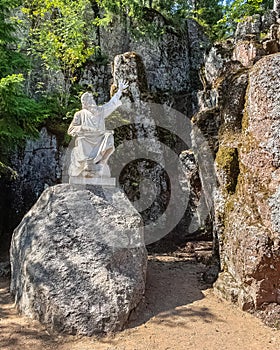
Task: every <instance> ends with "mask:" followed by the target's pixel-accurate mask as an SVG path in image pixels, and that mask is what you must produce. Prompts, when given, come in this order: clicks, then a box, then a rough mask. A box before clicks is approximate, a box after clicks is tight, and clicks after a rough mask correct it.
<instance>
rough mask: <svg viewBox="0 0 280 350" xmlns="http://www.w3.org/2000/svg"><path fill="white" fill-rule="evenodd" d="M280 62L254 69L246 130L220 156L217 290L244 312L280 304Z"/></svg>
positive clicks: (270, 59)
mask: <svg viewBox="0 0 280 350" xmlns="http://www.w3.org/2000/svg"><path fill="white" fill-rule="evenodd" d="M279 63H280V54H275V55H272V56H267V57H265V58H263V59H261V60H260V61H259V62H258V63H257V64H256V65H255V66H254V67H253V68H252V69H251V71H250V73H249V86H248V90H247V95H246V100H247V102H246V106H245V110H244V114H243V121H242V130H241V131H240V133H239V134H236V135H231V137H227V140H223V144H222V145H221V146H220V148H219V151H218V155H217V158H216V164H217V173H218V175H219V179H220V185H221V186H220V189H219V191H220V192H221V195H222V196H223V197H224V200H225V204H224V207H223V209H224V212H223V213H221V211H219V210H217V212H216V215H217V216H216V219H217V223H219V224H222V225H223V229H222V230H220V233H219V234H218V239H219V246H220V259H221V269H222V273H221V274H220V276H219V279H218V281H217V282H216V284H215V289H216V291H217V292H218V293H219V294H220V295H222V296H225V297H226V298H228V299H230V300H233V301H236V302H237V303H238V304H239V305H240V306H241V307H242V308H243V309H259V308H260V307H263V306H264V304H265V305H266V304H269V303H275V304H277V303H279V302H280V299H279V292H280V231H279V227H278V226H279V222H278V221H279V220H278V218H279V215H280V207H279V185H280V178H279V165H280V164H279V149H280V143H279V136H278V134H279V126H280V124H279V122H280V113H279V112H280V111H279V102H280V93H279V91H280V90H279V87H280V86H279V74H280V68H279ZM231 167H232V169H234V170H235V172H238V174H237V177H235V179H234V186H233V184H230V181H233V178H234V171H232V172H230V168H231Z"/></svg>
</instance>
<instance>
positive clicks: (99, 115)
mask: <svg viewBox="0 0 280 350" xmlns="http://www.w3.org/2000/svg"><path fill="white" fill-rule="evenodd" d="M121 104H122V102H121V101H120V95H119V94H118V93H117V94H115V95H114V96H113V97H112V98H111V100H110V101H109V102H107V103H105V104H104V105H103V106H96V107H95V109H94V111H93V113H92V112H91V111H89V110H87V109H82V110H81V111H79V112H77V113H75V115H74V118H73V121H72V123H71V124H70V126H69V129H68V134H69V135H71V136H73V137H75V146H74V148H73V150H72V153H71V164H70V167H69V175H70V176H79V175H81V173H82V172H83V170H85V169H86V167H87V165H88V162H93V164H97V163H98V162H100V161H101V160H102V158H103V155H104V154H105V152H106V158H108V157H109V156H110V155H111V154H112V153H113V152H114V150H115V148H114V137H113V131H109V130H106V128H105V118H106V117H108V116H109V115H110V114H111V113H112V112H114V110H115V109H116V108H118V107H119V106H120V105H121ZM83 128H93V129H92V131H85V130H83Z"/></svg>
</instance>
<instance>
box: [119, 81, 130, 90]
mask: <svg viewBox="0 0 280 350" xmlns="http://www.w3.org/2000/svg"><path fill="white" fill-rule="evenodd" d="M128 87H129V84H128V82H127V81H125V80H123V79H120V80H119V89H120V90H121V91H123V90H125V89H127V88H128Z"/></svg>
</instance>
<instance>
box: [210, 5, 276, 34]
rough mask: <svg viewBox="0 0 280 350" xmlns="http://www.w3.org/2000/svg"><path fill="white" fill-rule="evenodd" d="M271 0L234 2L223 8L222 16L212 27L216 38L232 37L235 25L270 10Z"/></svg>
mask: <svg viewBox="0 0 280 350" xmlns="http://www.w3.org/2000/svg"><path fill="white" fill-rule="evenodd" d="M272 7H273V0H234V1H230V2H229V3H228V4H227V5H226V6H225V8H224V16H223V18H222V19H221V20H219V21H218V22H217V24H216V25H215V26H214V27H213V30H214V31H215V32H216V33H217V37H218V38H225V37H229V36H232V35H233V33H234V31H235V29H236V26H237V23H238V22H240V21H243V20H244V19H245V18H246V17H248V16H252V15H254V14H263V13H264V12H265V11H266V10H267V9H272Z"/></svg>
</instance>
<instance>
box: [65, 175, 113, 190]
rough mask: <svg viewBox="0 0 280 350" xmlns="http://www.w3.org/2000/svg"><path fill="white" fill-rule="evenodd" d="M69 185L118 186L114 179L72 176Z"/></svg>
mask: <svg viewBox="0 0 280 350" xmlns="http://www.w3.org/2000/svg"><path fill="white" fill-rule="evenodd" d="M69 183H70V184H72V185H96V186H112V187H115V186H116V179H115V178H114V177H81V176H70V177H69Z"/></svg>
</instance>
